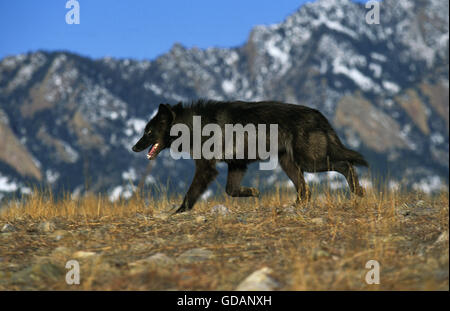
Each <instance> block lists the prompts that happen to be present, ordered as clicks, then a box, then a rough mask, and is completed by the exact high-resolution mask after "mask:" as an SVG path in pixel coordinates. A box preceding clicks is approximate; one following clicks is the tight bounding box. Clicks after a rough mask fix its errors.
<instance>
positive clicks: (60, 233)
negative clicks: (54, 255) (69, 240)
mask: <svg viewBox="0 0 450 311" xmlns="http://www.w3.org/2000/svg"><path fill="white" fill-rule="evenodd" d="M68 234H69V232H67V231H65V230H56V231H55V232H53V234H52V235H51V237H52V238H53V239H54V240H55V241H59V240H61V239H62V238H64V237H65V236H67V235H68Z"/></svg>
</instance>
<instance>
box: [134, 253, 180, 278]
mask: <svg viewBox="0 0 450 311" xmlns="http://www.w3.org/2000/svg"><path fill="white" fill-rule="evenodd" d="M175 263H176V262H175V260H174V259H172V258H170V257H169V256H167V255H166V254H163V253H156V254H154V255H152V256H150V257H147V258H144V259H141V260H138V261H135V262H132V263H130V264H128V265H129V266H130V267H131V273H139V272H143V271H144V270H147V269H148V267H149V266H150V267H169V266H172V265H174V264H175Z"/></svg>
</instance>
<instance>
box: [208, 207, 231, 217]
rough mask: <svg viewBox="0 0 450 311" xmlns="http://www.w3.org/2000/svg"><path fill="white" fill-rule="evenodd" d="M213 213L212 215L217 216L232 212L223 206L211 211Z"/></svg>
mask: <svg viewBox="0 0 450 311" xmlns="http://www.w3.org/2000/svg"><path fill="white" fill-rule="evenodd" d="M211 213H212V214H216V215H222V216H225V215H228V214H229V213H230V210H229V209H228V208H227V207H226V206H225V205H222V204H219V205H215V206H214V207H213V208H212V209H211Z"/></svg>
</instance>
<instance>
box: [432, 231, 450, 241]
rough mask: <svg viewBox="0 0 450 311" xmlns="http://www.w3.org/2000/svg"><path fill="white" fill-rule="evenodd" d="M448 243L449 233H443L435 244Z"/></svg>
mask: <svg viewBox="0 0 450 311" xmlns="http://www.w3.org/2000/svg"><path fill="white" fill-rule="evenodd" d="M442 242H448V231H444V232H442V233H441V234H440V235H439V237H438V238H437V239H436V241H435V242H434V243H442Z"/></svg>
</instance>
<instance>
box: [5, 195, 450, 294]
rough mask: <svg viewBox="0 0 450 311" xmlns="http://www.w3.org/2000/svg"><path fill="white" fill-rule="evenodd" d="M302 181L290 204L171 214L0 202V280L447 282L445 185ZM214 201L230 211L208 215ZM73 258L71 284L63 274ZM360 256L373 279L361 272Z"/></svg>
mask: <svg viewBox="0 0 450 311" xmlns="http://www.w3.org/2000/svg"><path fill="white" fill-rule="evenodd" d="M312 190H313V191H312V193H313V195H312V199H311V200H310V202H305V203H303V204H301V205H299V206H293V205H291V203H292V201H293V200H294V195H293V194H292V193H291V192H289V191H287V190H286V191H276V192H275V193H273V194H270V195H265V196H262V197H261V198H259V199H254V198H247V199H244V198H241V199H232V198H229V197H216V198H214V199H211V200H205V201H201V202H199V203H198V204H197V205H196V206H195V209H194V210H193V211H192V212H188V213H184V214H180V215H171V213H170V212H168V210H170V209H171V207H172V205H176V204H177V203H180V201H181V198H180V197H176V198H170V199H168V198H163V199H159V200H158V201H156V202H155V200H153V199H152V198H150V197H146V196H139V197H134V198H133V199H131V200H128V201H121V202H115V203H111V202H109V201H108V200H107V198H105V197H102V196H96V195H88V196H86V197H83V198H81V199H76V200H73V199H70V198H69V197H67V198H65V199H63V200H59V201H58V202H56V201H55V200H53V199H52V196H51V194H49V193H42V192H41V193H40V194H37V195H32V196H30V197H29V198H28V199H26V200H23V201H21V202H19V203H17V205H14V206H11V207H9V208H3V209H1V210H0V229H2V228H3V232H1V233H0V290H234V289H236V288H237V287H238V285H239V284H240V283H241V282H242V281H243V280H244V279H245V278H246V277H247V276H249V275H250V274H251V273H252V272H254V271H256V270H258V269H260V268H263V267H269V268H270V269H271V273H270V275H269V277H270V278H271V280H272V281H273V282H272V285H273V289H274V290H448V289H449V254H448V251H449V250H448V243H449V242H448V193H447V192H444V193H441V194H439V195H435V196H427V195H424V194H420V193H398V192H386V193H375V192H373V191H372V192H371V191H370V190H369V191H368V193H367V195H366V197H364V198H354V197H350V196H349V195H348V194H346V193H344V192H333V193H328V192H326V193H323V192H322V193H321V192H319V191H318V190H314V189H312ZM217 204H223V205H224V206H226V207H227V209H228V213H226V214H224V215H221V214H217V213H213V212H212V210H213V207H214V206H216V205H217ZM198 248H200V250H197V253H195V251H194V253H192V251H191V253H190V252H189V250H192V249H198ZM186 251H188V252H187V253H185V252H186ZM157 253H163V254H164V255H166V256H163V255H161V254H160V255H158V256H160V257H159V258H160V260H154V259H155V257H150V256H152V255H154V254H157ZM189 254H190V255H189ZM158 256H157V257H158ZM149 257H150V259H149ZM152 258H153V259H152ZM71 259H76V260H78V262H79V263H80V277H81V282H80V284H79V285H67V284H66V281H65V276H66V273H67V271H68V269H66V268H65V265H66V262H67V261H68V260H71ZM369 260H377V261H378V262H379V264H380V270H381V271H380V284H378V285H376V284H371V285H369V284H367V283H366V282H365V275H366V273H367V272H368V271H369V269H366V267H365V265H366V262H367V261H369Z"/></svg>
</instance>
